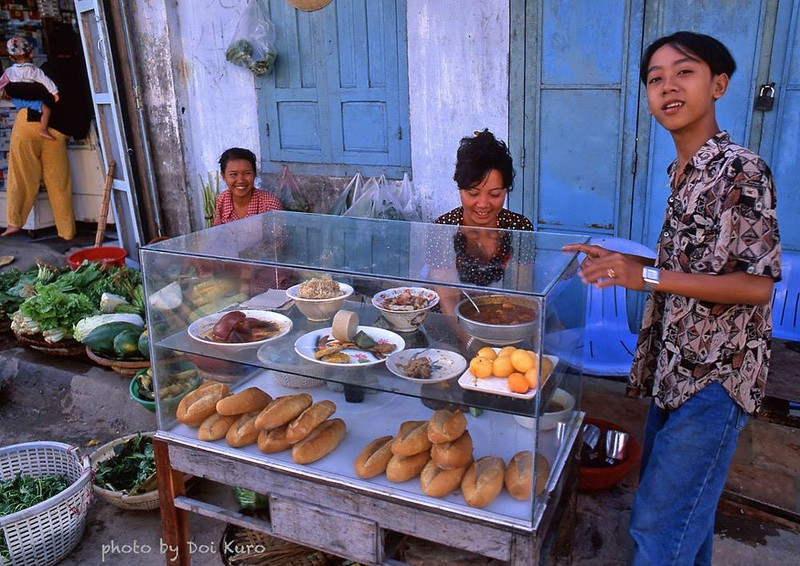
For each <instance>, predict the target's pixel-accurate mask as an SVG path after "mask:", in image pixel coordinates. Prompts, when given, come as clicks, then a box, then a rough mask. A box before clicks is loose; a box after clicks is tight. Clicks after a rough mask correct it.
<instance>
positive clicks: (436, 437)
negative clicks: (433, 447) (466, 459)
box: [428, 409, 467, 444]
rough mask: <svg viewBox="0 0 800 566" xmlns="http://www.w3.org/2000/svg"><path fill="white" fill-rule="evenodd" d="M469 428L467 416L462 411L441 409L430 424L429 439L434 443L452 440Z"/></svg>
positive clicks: (434, 414)
mask: <svg viewBox="0 0 800 566" xmlns="http://www.w3.org/2000/svg"><path fill="white" fill-rule="evenodd" d="M465 430H467V417H465V416H464V413H462V412H461V411H448V410H447V409H439V410H438V411H436V412H435V413H433V416H432V417H431V420H430V421H429V424H428V440H430V441H431V442H433V443H434V444H437V443H442V442H452V441H454V440H455V439H457V438H458V437H459V436H461V435H462V434H464V431H465Z"/></svg>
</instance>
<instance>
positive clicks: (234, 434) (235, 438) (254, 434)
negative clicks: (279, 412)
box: [225, 411, 258, 448]
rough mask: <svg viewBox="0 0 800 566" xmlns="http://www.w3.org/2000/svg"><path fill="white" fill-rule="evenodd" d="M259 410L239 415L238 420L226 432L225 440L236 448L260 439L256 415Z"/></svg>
mask: <svg viewBox="0 0 800 566" xmlns="http://www.w3.org/2000/svg"><path fill="white" fill-rule="evenodd" d="M257 416H258V411H252V412H250V413H245V414H243V415H239V418H238V419H236V422H235V423H233V424H232V425H231V428H229V429H228V432H227V433H226V434H225V440H226V441H227V442H228V444H230V445H231V446H233V447H234V448H241V447H242V446H247V445H248V444H252V443H254V442H255V441H256V440H258V429H257V428H256V417H257Z"/></svg>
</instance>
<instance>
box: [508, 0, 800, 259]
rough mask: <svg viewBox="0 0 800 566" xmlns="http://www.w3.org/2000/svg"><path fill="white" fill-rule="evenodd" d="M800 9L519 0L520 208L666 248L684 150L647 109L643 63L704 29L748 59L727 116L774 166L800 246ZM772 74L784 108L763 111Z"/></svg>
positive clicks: (790, 241) (772, 4) (756, 2)
mask: <svg viewBox="0 0 800 566" xmlns="http://www.w3.org/2000/svg"><path fill="white" fill-rule="evenodd" d="M798 5H800V0H793V1H792V2H780V3H779V2H778V0H726V1H725V2H719V1H716V0H669V1H668V0H649V1H645V0H608V1H605V2H599V3H598V2H594V1H592V0H580V1H574V2H569V3H565V2H560V1H559V0H544V1H543V2H525V1H524V0H512V3H511V18H512V20H511V25H512V36H511V37H512V39H511V69H512V73H511V80H510V91H511V93H512V94H511V106H510V108H511V115H510V121H509V125H510V127H509V140H510V143H511V147H512V151H514V152H515V154H514V158H515V163H517V164H518V165H517V167H518V179H519V178H520V177H521V178H522V182H521V183H519V182H518V183H517V186H519V187H520V188H521V190H518V191H514V192H513V193H511V195H512V200H511V201H510V206H511V207H512V208H514V209H515V210H518V211H522V212H523V213H524V214H525V215H526V216H528V217H529V218H531V219H532V220H533V221H534V224H535V225H536V227H537V229H546V230H558V231H567V232H578V233H590V234H603V235H616V236H622V237H627V238H631V239H634V240H637V241H640V242H643V243H645V244H646V245H648V246H650V247H653V246H654V245H655V242H656V239H657V238H658V232H659V230H660V228H661V224H662V221H663V217H664V206H665V203H666V199H667V196H668V184H667V174H666V168H667V166H668V165H669V164H670V163H671V162H672V160H673V159H674V158H675V149H674V146H673V143H672V139H671V137H670V136H669V134H668V133H667V132H665V131H664V130H663V128H661V127H660V126H659V125H658V124H656V123H655V121H654V120H652V119H651V118H650V117H649V116H648V114H647V106H646V99H645V94H644V91H643V89H642V88H641V84H640V82H639V78H638V72H639V59H640V57H641V52H642V50H643V48H644V46H645V45H646V44H647V43H649V42H650V41H652V40H653V39H655V38H657V37H659V36H662V35H665V34H668V33H672V32H674V31H678V30H691V31H697V32H700V33H708V34H710V35H713V36H715V37H717V38H719V39H720V40H721V41H722V42H723V43H725V44H726V45H727V46H728V48H729V49H730V50H731V52H732V54H733V56H734V58H735V59H736V62H737V66H738V68H737V71H736V74H735V75H734V77H733V80H732V82H731V86H730V89H729V91H728V94H727V95H726V96H725V97H724V98H723V99H722V100H721V101H720V102H719V105H718V109H717V114H718V122H719V124H720V127H721V128H723V129H725V130H727V131H728V132H730V134H731V136H732V137H733V139H734V140H735V141H736V142H737V143H740V144H742V145H746V146H748V147H751V148H752V149H754V150H755V151H757V152H759V153H760V154H761V155H762V156H763V157H764V158H765V159H766V160H767V162H768V163H769V164H770V165H771V167H772V168H773V171H774V172H775V177H776V181H777V184H778V207H779V214H780V219H781V231H782V234H781V235H782V239H783V243H784V246H785V247H786V248H789V249H798V248H800V226H796V224H797V223H796V222H793V219H796V218H798V215H799V214H800V196H798V194H797V193H798V191H796V190H794V189H795V187H794V185H795V184H796V179H798V178H800V151H798V146H799V145H800V136H798V135H797V131H798V129H799V128H800V51H799V50H800V31H798V20H799V19H800V15H799V14H798ZM772 81H774V82H775V83H776V87H775V88H776V91H777V98H776V103H775V108H774V110H773V111H771V112H761V111H758V110H754V102H755V97H756V94H757V92H758V88H759V86H760V85H761V84H762V83H764V82H772ZM515 93H519V96H516V95H515Z"/></svg>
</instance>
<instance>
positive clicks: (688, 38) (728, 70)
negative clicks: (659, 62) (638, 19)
mask: <svg viewBox="0 0 800 566" xmlns="http://www.w3.org/2000/svg"><path fill="white" fill-rule="evenodd" d="M665 45H670V46H672V47H674V48H675V49H677V50H678V51H680V52H681V53H684V54H686V55H693V56H696V57H699V58H700V59H702V60H703V61H705V62H706V63H707V64H708V66H709V67H711V73H712V74H714V75H721V74H723V73H725V74H726V75H728V78H730V77H731V76H733V72H734V71H735V70H736V61H734V60H733V56H732V55H731V53H730V51H728V48H727V47H725V46H724V45H723V44H722V42H720V41H719V40H717V39H714V38H713V37H711V36H710V35H703V34H702V33H694V32H691V31H677V32H675V33H673V34H672V35H665V36H664V37H660V38H658V39H656V40H655V41H654V42H653V43H651V44H650V45H649V46H648V47H647V49H645V51H644V55H642V62H641V64H640V65H639V78H640V79H641V80H642V83H644V84H647V68H648V67H649V66H650V59H652V57H653V53H655V52H656V51H658V50H659V49H660V48H662V47H663V46H665Z"/></svg>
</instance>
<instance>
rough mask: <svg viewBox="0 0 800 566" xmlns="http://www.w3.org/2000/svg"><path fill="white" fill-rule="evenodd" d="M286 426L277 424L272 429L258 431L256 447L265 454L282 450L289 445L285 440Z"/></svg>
mask: <svg viewBox="0 0 800 566" xmlns="http://www.w3.org/2000/svg"><path fill="white" fill-rule="evenodd" d="M286 426H287V425H283V426H279V427H278V428H273V429H272V430H262V431H261V432H259V433H258V449H259V450H261V451H262V452H264V453H265V454H274V453H275V452H283V451H284V450H286V449H287V448H289V447H290V446H291V444H289V441H288V440H286Z"/></svg>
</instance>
